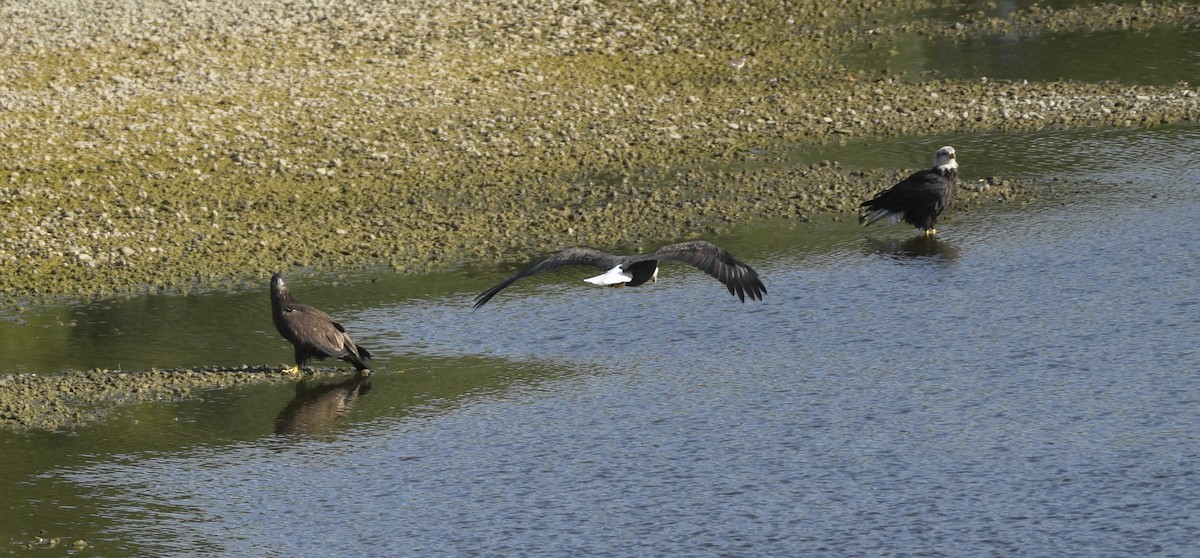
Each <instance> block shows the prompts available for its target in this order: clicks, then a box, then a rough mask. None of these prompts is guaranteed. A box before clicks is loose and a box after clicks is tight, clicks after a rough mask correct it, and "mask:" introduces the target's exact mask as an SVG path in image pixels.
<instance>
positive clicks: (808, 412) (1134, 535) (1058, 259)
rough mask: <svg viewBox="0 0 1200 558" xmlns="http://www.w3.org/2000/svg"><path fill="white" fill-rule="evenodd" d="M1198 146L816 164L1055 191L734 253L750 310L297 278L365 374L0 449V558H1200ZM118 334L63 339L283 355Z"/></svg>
mask: <svg viewBox="0 0 1200 558" xmlns="http://www.w3.org/2000/svg"><path fill="white" fill-rule="evenodd" d="M1198 141H1200V128H1196V127H1183V128H1171V129H1162V130H1154V131H1149V132H1147V131H1134V130H1106V131H1082V132H1069V133H1064V132H1056V133H1037V134H1026V135H1020V136H1002V137H996V136H986V135H980V136H958V137H948V138H929V139H921V140H909V141H908V142H904V141H899V140H897V141H890V142H885V143H878V144H863V143H856V144H848V145H845V146H841V147H827V148H822V149H819V150H811V151H806V152H804V153H803V154H802V155H803V156H804V157H816V158H829V159H835V160H838V161H840V162H841V163H842V164H844V165H847V166H859V165H877V166H898V167H909V168H913V167H917V166H922V165H924V164H927V161H926V160H925V159H927V158H928V156H929V154H930V153H931V152H932V149H928V148H927V147H929V146H933V147H936V145H940V144H941V143H952V144H953V145H955V146H956V147H957V148H958V151H959V153H960V157H961V163H962V165H963V169H964V170H963V172H964V175H965V176H966V178H967V179H971V178H973V177H979V176H984V175H986V174H990V173H992V172H999V171H1000V170H1001V169H1003V170H1005V171H1006V172H1005V173H1004V174H1005V175H1006V176H1028V177H1034V178H1038V179H1040V180H1044V181H1046V183H1047V184H1050V185H1053V186H1054V187H1053V188H1052V190H1051V191H1050V192H1049V193H1047V194H1045V195H1044V196H1042V197H1041V198H1040V199H1039V200H1038V201H1037V202H1035V203H1033V204H1030V205H1028V206H1022V207H1017V206H1012V205H1009V206H998V207H993V208H984V209H976V210H970V211H957V212H954V214H953V216H952V218H951V219H949V220H947V221H946V222H945V223H944V224H943V225H942V226H940V227H939V230H940V234H939V236H938V238H937V240H936V241H925V240H924V239H917V238H914V235H913V233H914V232H915V231H913V230H911V229H903V228H899V227H893V228H869V229H863V228H860V227H859V226H858V225H857V224H856V223H854V222H853V220H852V219H845V220H841V221H834V220H830V219H828V218H826V219H818V220H817V222H814V223H809V224H789V223H764V224H762V225H761V226H757V227H752V228H748V229H744V230H740V231H736V232H735V233H734V234H731V235H729V236H727V237H723V238H720V239H718V240H719V241H720V243H722V244H723V245H726V246H727V247H729V248H730V249H731V250H733V251H734V252H735V253H737V254H739V255H741V256H743V257H744V258H745V259H746V260H748V261H749V262H751V263H752V264H753V265H755V266H756V268H757V269H758V270H759V271H760V273H761V274H762V276H763V278H764V281H765V282H766V284H767V287H768V289H770V291H769V293H768V295H767V297H766V300H765V301H764V302H762V303H747V304H744V305H743V304H739V303H738V302H737V301H736V300H735V299H733V298H732V297H729V296H728V295H727V294H726V293H725V291H724V289H723V288H722V287H721V286H720V285H719V284H717V283H715V282H714V281H712V280H711V279H708V278H707V277H705V276H703V275H702V274H700V273H698V272H695V271H694V270H691V269H688V268H682V267H679V266H674V265H670V266H666V267H664V268H663V271H662V279H663V280H662V281H661V282H660V283H659V284H657V285H648V286H644V287H639V288H635V289H619V290H618V289H600V288H594V287H590V286H588V285H585V284H583V283H582V282H581V281H580V280H581V279H582V278H583V277H584V276H586V271H577V270H565V271H563V272H562V273H552V274H547V275H545V276H542V277H539V278H534V279H530V280H526V281H523V282H521V283H518V284H517V285H516V286H514V287H512V288H510V289H509V290H506V291H505V292H503V293H501V295H500V296H498V297H497V298H496V299H494V300H493V302H492V303H490V304H488V305H487V306H485V307H484V308H483V309H481V310H479V311H477V312H471V311H470V299H471V297H472V296H473V294H475V293H476V292H478V291H480V290H482V289H484V288H486V287H487V286H489V285H490V284H491V283H493V282H495V281H498V280H499V279H501V278H503V277H504V276H505V275H506V274H507V273H509V272H510V271H511V268H510V267H508V266H502V267H496V268H481V269H471V270H463V271H461V272H454V273H445V274H439V275H432V276H426V277H417V278H410V277H395V276H387V275H381V276H379V277H378V279H379V281H378V282H376V283H370V282H364V281H362V280H361V278H357V279H356V278H355V277H348V278H342V279H341V282H342V283H341V284H340V285H339V286H323V285H324V284H325V283H329V282H332V281H333V279H330V278H302V279H298V283H299V285H300V286H304V287H306V288H305V289H303V290H301V288H300V286H298V287H297V290H298V293H299V294H302V295H307V296H305V297H303V298H304V299H305V300H308V301H310V302H312V303H314V304H319V305H321V306H324V307H326V309H329V310H331V311H332V312H333V313H334V314H335V315H337V316H338V317H340V318H342V320H343V321H344V322H345V323H346V324H347V325H348V327H350V328H351V331H353V332H356V333H357V335H356V337H357V338H359V339H360V341H361V342H362V343H363V344H364V345H367V346H369V347H370V348H371V349H372V350H373V351H374V352H376V353H377V354H379V355H381V359H380V363H381V365H380V371H379V373H378V374H376V375H375V376H374V377H372V378H370V379H369V380H368V382H366V383H357V382H354V381H349V380H348V381H345V382H341V383H339V382H337V381H333V380H331V381H326V382H325V383H324V384H320V385H308V386H299V387H292V386H285V385H282V386H274V385H272V386H257V387H252V388H247V389H240V390H229V391H217V392H212V393H210V394H208V395H206V397H204V399H203V400H198V401H187V402H182V403H176V404H166V403H159V404H146V405H137V406H130V407H126V408H123V409H122V410H121V411H120V412H119V413H118V414H117V415H116V416H114V417H113V418H111V419H110V420H108V421H106V422H104V423H102V424H99V425H95V426H91V427H87V428H82V429H80V430H78V431H76V432H74V433H70V434H47V433H26V434H3V435H0V463H2V464H3V465H2V466H0V470H3V472H4V475H5V478H7V479H10V482H12V483H14V484H12V485H10V486H9V488H8V489H7V490H8V492H7V493H6V495H5V498H4V499H3V504H0V535H2V536H0V550H4V551H8V550H13V549H15V548H17V545H18V544H20V543H29V542H31V541H36V539H37V537H43V538H51V537H60V538H61V539H62V541H63V542H62V543H60V544H61V545H62V546H66V545H67V544H68V542H69V541H74V540H76V539H83V540H86V541H88V543H89V545H90V547H89V548H90V549H91V551H96V552H97V553H99V554H103V555H106V556H120V555H135V554H136V555H160V556H162V555H194V554H197V553H200V554H213V555H229V556H316V555H321V556H327V555H341V556H353V555H389V556H400V555H430V554H442V555H521V556H563V555H569V554H583V555H605V556H610V555H615V556H648V555H657V556H711V555H742V556H810V555H816V554H830V555H839V556H842V555H870V556H873V555H935V556H936V555H954V556H963V555H1003V556H1017V555H1055V556H1145V555H1152V554H1163V555H1192V554H1196V553H1198V552H1200V542H1197V541H1200V536H1198V535H1200V532H1198V528H1197V525H1198V524H1197V521H1196V518H1197V516H1200V475H1198V474H1197V463H1200V427H1198V426H1197V425H1200V382H1198V381H1197V367H1198V365H1197V364H1196V363H1197V362H1200V354H1197V349H1196V342H1197V340H1198V339H1200V306H1198V304H1197V300H1200V287H1198V283H1200V282H1198V281H1197V279H1196V278H1197V277H1198V276H1200V269H1198V268H1200V265H1198V264H1197V261H1200V229H1198V227H1197V223H1200V190H1198V189H1197V183H1198V181H1200V157H1197V156H1196V155H1195V146H1196V145H1197V142H1198ZM921 142H928V143H929V146H927V145H924V144H922V143H921ZM862 153H869V154H870V156H863V155H859V154H862ZM798 156H800V155H798ZM781 195H786V192H781ZM523 263H524V262H514V265H521V264H523ZM239 297H244V298H239ZM138 304H143V305H148V306H155V305H167V306H170V307H172V308H174V309H175V310H174V311H175V312H177V313H183V312H185V311H186V312H188V313H189V315H191V316H194V318H193V319H192V321H193V322H194V323H195V324H196V327H197V328H199V329H200V330H201V331H205V332H206V331H208V330H209V328H210V327H211V328H212V329H213V331H217V330H218V329H219V328H215V327H213V326H209V325H206V324H208V323H209V321H210V320H214V318H212V317H211V316H210V315H209V313H208V312H206V311H205V310H203V309H204V308H205V307H206V306H208V305H211V306H212V307H215V308H217V309H219V310H217V312H219V313H220V314H221V315H224V316H227V320H228V321H227V322H226V323H227V324H228V325H227V329H232V330H233V331H227V332H223V333H217V334H213V336H212V337H211V342H212V345H211V346H209V347H207V349H206V346H207V345H208V343H209V341H206V340H205V339H204V338H202V339H196V340H194V341H192V342H191V344H188V343H184V345H183V347H182V348H181V349H180V350H179V351H178V352H177V353H172V352H170V351H168V350H166V349H164V348H162V347H168V346H170V345H171V343H174V342H175V341H176V340H178V339H181V338H182V337H184V336H185V335H183V334H181V333H174V334H172V333H169V332H161V330H163V329H168V330H169V329H171V328H161V327H160V328H155V327H153V326H152V325H149V324H144V325H141V326H133V325H130V323H129V322H130V321H133V322H136V321H138V320H137V318H136V316H138V315H139V314H138V313H137V312H136V311H134V310H133V308H135V307H136V306H137V305H138ZM188 305H191V306H190V307H189V306H188ZM106 308H108V310H107V311H106V312H107V313H103V312H100V311H99V310H96V309H90V310H89V309H87V308H84V309H76V310H75V311H74V312H75V314H74V315H73V316H60V318H62V317H65V318H66V319H68V320H75V321H76V323H75V325H74V326H73V327H74V328H75V329H78V328H93V329H94V330H95V331H97V332H101V331H103V330H104V329H105V328H102V327H99V326H95V325H93V324H91V323H90V322H88V321H87V320H88V319H89V318H88V316H103V319H105V320H108V321H107V322H105V323H106V324H108V326H109V327H110V328H111V327H118V328H121V329H122V331H127V332H132V328H135V327H140V328H143V329H146V330H148V331H149V330H153V331H155V332H158V333H156V334H155V335H158V336H159V338H160V339H161V342H157V343H150V347H148V349H147V350H148V351H149V353H148V354H139V353H137V351H136V347H135V344H133V343H130V344H128V346H127V350H128V351H130V353H132V354H130V355H128V356H127V358H129V359H130V360H129V361H127V362H135V363H138V364H137V366H141V365H143V364H147V363H153V364H158V365H160V366H171V365H184V364H196V363H197V362H203V361H202V360H197V359H203V358H204V352H205V350H208V351H209V352H210V353H211V354H212V355H214V358H215V359H216V360H218V361H228V362H238V361H249V362H262V361H264V360H266V361H269V362H274V361H279V362H283V361H286V360H287V356H288V350H287V347H286V345H282V344H281V343H282V342H280V341H278V340H277V339H275V337H274V334H273V333H271V332H270V324H269V321H268V320H267V318H266V312H267V310H266V297H265V292H255V293H247V294H244V295H216V294H214V295H205V296H196V297H195V299H194V300H192V301H188V302H184V301H180V300H178V299H174V300H172V299H169V298H168V299H164V300H158V299H142V300H140V301H130V302H127V303H123V304H116V305H114V304H111V303H110V304H109V305H108V306H106ZM234 308H241V310H240V311H234V310H232V309H234ZM121 309H123V310H121ZM118 310H119V311H118ZM96 312H99V313H96ZM118 316H124V317H123V318H118ZM28 319H29V320H30V322H31V323H37V324H42V325H39V326H38V327H41V328H42V329H43V330H45V331H47V332H51V331H57V329H56V327H57V326H52V324H49V323H48V322H49V321H50V320H49V318H44V317H38V316H36V315H35V316H31V317H29V318H28ZM115 320H125V321H120V323H113V321H115ZM43 322H47V323H43ZM214 323H216V322H214ZM31 327H32V326H31ZM47 335H50V334H49V333H47ZM104 335H110V334H103V333H95V334H93V337H95V336H100V337H103V336H104ZM148 335H149V334H148ZM205 335H208V334H207V333H205ZM150 337H151V338H154V336H153V335H150ZM94 345H103V343H99V342H97V343H94ZM69 346H70V343H66V344H64V347H69ZM155 347H158V348H155ZM68 354H72V353H70V352H69V351H68ZM70 358H76V357H73V356H72V357H70ZM106 358H112V357H106ZM71 362H72V365H74V363H75V361H71ZM101 364H103V363H101ZM23 366H27V367H36V366H41V365H40V364H36V365H35V364H31V363H28V362H26V363H25V364H23ZM35 546H36V544H35ZM44 547H45V545H44V543H43V544H42V546H39V547H38V548H43V549H44ZM44 554H45V555H62V554H63V549H62V548H61V546H60V547H59V548H58V549H57V550H45V552H44Z"/></svg>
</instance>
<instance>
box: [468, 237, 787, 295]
mask: <svg viewBox="0 0 1200 558" xmlns="http://www.w3.org/2000/svg"><path fill="white" fill-rule="evenodd" d="M658 260H671V261H676V262H682V263H686V264H690V265H692V266H694V267H696V268H697V269H699V270H701V271H704V272H705V273H707V274H709V275H711V276H713V277H715V278H716V279H717V280H718V281H720V282H721V283H723V284H724V285H725V288H727V289H729V294H732V295H735V296H737V297H738V299H740V300H741V301H742V302H745V301H746V297H747V296H749V297H750V298H751V299H752V300H762V296H763V295H764V294H766V292H767V288H766V287H765V286H763V284H762V281H761V280H760V279H759V278H758V273H755V271H754V270H753V269H752V268H751V267H750V266H748V265H746V264H744V263H742V262H741V261H740V260H738V259H737V258H735V257H733V254H730V253H729V252H726V251H725V250H723V249H721V247H719V246H717V245H716V244H713V243H711V242H708V241H704V240H695V241H692V242H681V243H679V244H671V245H669V246H663V247H662V248H659V249H658V251H656V252H654V253H652V254H638V255H634V256H616V255H613V254H608V253H605V252H601V251H599V250H592V249H589V248H567V249H566V250H563V251H562V252H559V253H557V254H555V255H553V256H550V257H549V258H547V259H546V260H545V261H543V262H541V263H539V264H537V265H535V266H533V267H531V268H529V269H526V270H525V271H522V272H520V273H517V274H516V275H513V276H512V277H509V278H508V279H505V280H504V281H501V282H500V284H498V285H496V286H495V287H492V288H490V289H488V290H487V291H486V292H484V293H483V294H481V295H479V296H477V297H475V308H479V307H480V306H483V305H484V304H487V301H489V300H491V299H492V297H493V296H496V293H498V292H500V291H501V290H503V289H504V288H505V287H507V286H509V285H511V284H513V283H515V282H516V281H517V280H518V279H521V278H522V277H529V276H530V275H533V274H535V273H541V272H543V271H546V270H548V269H554V268H556V267H562V266H565V265H590V266H592V267H595V268H598V269H600V270H602V271H604V273H602V274H600V275H597V276H595V277H589V278H587V279H584V281H587V282H588V283H592V284H593V285H616V286H622V285H628V286H630V287H636V286H638V285H641V284H642V283H645V282H646V281H654V282H658Z"/></svg>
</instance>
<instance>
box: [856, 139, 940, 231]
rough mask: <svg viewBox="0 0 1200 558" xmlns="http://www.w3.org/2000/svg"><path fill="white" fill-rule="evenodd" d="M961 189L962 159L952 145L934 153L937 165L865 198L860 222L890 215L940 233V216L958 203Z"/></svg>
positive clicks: (923, 229)
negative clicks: (872, 196) (938, 221)
mask: <svg viewBox="0 0 1200 558" xmlns="http://www.w3.org/2000/svg"><path fill="white" fill-rule="evenodd" d="M957 191H958V160H957V159H956V158H955V155H954V148H953V147H950V146H949V145H947V146H945V147H943V148H941V149H939V150H937V152H936V153H934V154H933V168H931V169H928V170H923V171H918V172H914V173H913V174H912V175H910V176H909V177H908V178H905V179H904V180H902V181H900V183H898V184H896V185H895V186H892V187H891V188H888V189H887V190H884V191H883V192H881V193H880V194H879V195H877V196H875V197H874V198H871V199H870V200H868V201H865V202H863V203H862V205H860V206H859V207H865V208H866V211H864V212H863V214H862V215H861V216H860V217H859V221H861V222H863V223H864V224H866V225H870V224H871V223H874V222H875V221H878V220H880V219H883V218H884V217H887V220H888V221H887V223H888V224H889V225H893V224H895V223H897V222H899V221H904V222H905V223H908V224H910V225H912V226H914V227H917V228H918V229H921V230H922V231H924V232H925V235H926V236H932V235H935V234H937V229H936V228H935V227H936V225H937V219H938V216H939V215H941V214H942V212H943V211H945V210H946V208H947V207H950V204H951V203H953V202H954V194H955V192H957Z"/></svg>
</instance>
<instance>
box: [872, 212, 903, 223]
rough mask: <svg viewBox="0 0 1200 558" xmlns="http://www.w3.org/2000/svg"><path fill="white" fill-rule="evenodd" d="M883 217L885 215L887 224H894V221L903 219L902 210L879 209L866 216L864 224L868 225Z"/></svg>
mask: <svg viewBox="0 0 1200 558" xmlns="http://www.w3.org/2000/svg"><path fill="white" fill-rule="evenodd" d="M884 217H887V224H888V225H895V224H896V223H899V222H900V221H903V220H904V212H903V211H900V212H896V213H893V212H891V211H888V210H886V209H880V210H879V211H876V212H875V213H874V214H873V215H871V216H869V217H868V218H867V223H866V224H868V225H870V224H871V223H874V222H875V221H878V220H880V219H883V218H884Z"/></svg>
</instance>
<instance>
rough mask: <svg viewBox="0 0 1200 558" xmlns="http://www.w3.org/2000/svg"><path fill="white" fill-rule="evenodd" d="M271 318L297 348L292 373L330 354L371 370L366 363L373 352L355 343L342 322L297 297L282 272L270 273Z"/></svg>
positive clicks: (358, 367) (359, 369)
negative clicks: (310, 361) (312, 360)
mask: <svg viewBox="0 0 1200 558" xmlns="http://www.w3.org/2000/svg"><path fill="white" fill-rule="evenodd" d="M271 319H272V320H273V321H274V322H275V329H277V330H279V334H280V335H282V336H283V338H284V339H287V340H288V342H289V343H291V344H292V346H293V347H295V349H296V367H295V368H293V369H292V371H293V373H299V371H300V367H301V366H304V365H305V364H306V363H307V362H308V361H309V360H311V359H317V360H322V359H325V358H327V357H333V358H340V359H342V360H344V361H346V362H349V363H350V364H353V365H354V369H355V370H357V371H363V370H370V369H371V366H370V365H369V364H367V360H368V359H370V358H371V353H370V352H368V351H367V350H366V349H364V348H362V347H359V346H358V345H356V344H355V343H354V340H353V339H351V338H350V336H349V335H347V334H346V329H345V328H343V327H342V324H339V323H337V322H335V321H333V318H330V317H329V314H326V313H324V312H322V311H320V310H318V309H316V308H313V307H312V306H308V305H306V304H301V303H300V301H298V300H296V298H295V297H293V296H292V292H291V291H290V290H289V289H288V286H287V283H286V282H284V280H283V275H282V274H280V273H276V274H274V275H272V276H271Z"/></svg>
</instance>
